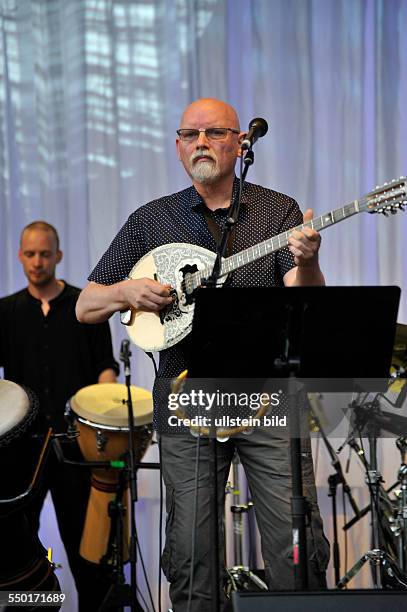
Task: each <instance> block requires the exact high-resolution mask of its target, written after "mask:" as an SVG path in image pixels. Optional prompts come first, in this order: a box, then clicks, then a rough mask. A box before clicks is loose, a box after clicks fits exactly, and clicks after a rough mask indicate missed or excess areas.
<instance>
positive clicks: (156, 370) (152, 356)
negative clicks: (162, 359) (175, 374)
mask: <svg viewBox="0 0 407 612" xmlns="http://www.w3.org/2000/svg"><path fill="white" fill-rule="evenodd" d="M146 355H147V356H148V357H150V359H151V361H152V362H153V368H154V374H155V377H156V378H158V369H157V364H156V362H155V359H154V355H153V353H150V352H147V351H146Z"/></svg>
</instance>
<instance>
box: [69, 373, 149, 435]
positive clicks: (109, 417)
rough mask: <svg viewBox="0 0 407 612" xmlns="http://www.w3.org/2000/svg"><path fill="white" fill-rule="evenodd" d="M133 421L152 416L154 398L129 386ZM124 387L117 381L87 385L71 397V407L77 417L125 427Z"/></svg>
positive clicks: (142, 421)
mask: <svg viewBox="0 0 407 612" xmlns="http://www.w3.org/2000/svg"><path fill="white" fill-rule="evenodd" d="M131 399H132V403H133V413H134V425H135V426H136V427H140V426H141V425H146V424H148V423H151V421H152V419H153V398H152V395H151V393H150V391H147V390H146V389H142V388H141V387H134V386H133V385H132V386H131ZM126 400H127V387H126V385H122V384H119V383H102V384H97V385H89V386H88V387H84V388H83V389H80V390H79V391H78V392H77V393H76V394H75V395H74V396H73V398H72V399H71V408H72V410H73V412H75V414H76V415H77V416H78V417H81V418H82V419H87V420H89V421H91V422H92V423H95V424H99V425H108V426H111V427H122V428H126V427H128V418H127V403H126Z"/></svg>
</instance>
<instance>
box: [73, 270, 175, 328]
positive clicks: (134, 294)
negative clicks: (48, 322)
mask: <svg viewBox="0 0 407 612" xmlns="http://www.w3.org/2000/svg"><path fill="white" fill-rule="evenodd" d="M170 291H171V286H170V285H162V284H161V283H159V282H157V281H155V280H153V279H151V278H138V279H128V280H124V281H120V282H119V283H115V284H113V285H101V284H99V283H94V282H90V283H89V284H88V285H87V286H86V287H85V288H84V289H83V290H82V292H81V294H80V296H79V298H78V301H77V303H76V316H77V318H78V321H80V322H81V323H101V322H102V321H106V320H107V319H109V317H111V316H112V314H113V313H115V312H118V311H121V312H123V311H126V310H129V309H130V308H133V309H135V310H143V311H146V312H158V311H159V310H161V309H162V308H164V307H165V306H168V304H171V302H172V297H171V296H170Z"/></svg>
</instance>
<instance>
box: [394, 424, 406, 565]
mask: <svg viewBox="0 0 407 612" xmlns="http://www.w3.org/2000/svg"><path fill="white" fill-rule="evenodd" d="M396 445H397V448H398V449H399V451H400V454H401V465H400V468H399V472H398V480H399V483H400V485H401V486H400V493H399V496H398V506H397V518H396V523H397V526H398V528H399V531H400V535H399V541H398V544H399V546H398V558H399V566H400V569H401V570H402V571H403V572H405V571H406V543H407V465H406V463H405V459H406V451H407V440H406V438H404V437H402V436H401V437H400V438H398V439H397V441H396Z"/></svg>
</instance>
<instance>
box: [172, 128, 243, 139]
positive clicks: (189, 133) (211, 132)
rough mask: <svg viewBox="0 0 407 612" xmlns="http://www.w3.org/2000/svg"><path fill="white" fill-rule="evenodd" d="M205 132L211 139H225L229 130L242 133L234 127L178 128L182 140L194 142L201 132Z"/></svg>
mask: <svg viewBox="0 0 407 612" xmlns="http://www.w3.org/2000/svg"><path fill="white" fill-rule="evenodd" d="M201 132H204V134H205V136H206V138H208V139H209V140H223V139H224V138H226V136H227V135H228V132H233V133H234V134H240V132H239V130H235V129H233V128H220V127H213V128H206V129H204V128H201V129H200V130H193V129H189V128H183V129H181V130H177V134H178V137H179V139H180V140H182V141H183V142H194V140H197V139H198V138H199V134H200V133H201Z"/></svg>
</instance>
